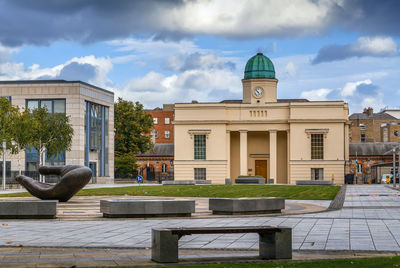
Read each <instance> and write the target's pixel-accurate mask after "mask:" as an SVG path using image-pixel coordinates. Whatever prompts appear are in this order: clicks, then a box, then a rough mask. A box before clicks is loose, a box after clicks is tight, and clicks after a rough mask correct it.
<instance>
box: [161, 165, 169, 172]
mask: <svg viewBox="0 0 400 268" xmlns="http://www.w3.org/2000/svg"><path fill="white" fill-rule="evenodd" d="M167 170H168V167H167V164H162V165H161V173H167Z"/></svg>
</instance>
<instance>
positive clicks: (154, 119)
mask: <svg viewBox="0 0 400 268" xmlns="http://www.w3.org/2000/svg"><path fill="white" fill-rule="evenodd" d="M153 124H154V125H157V124H158V118H157V117H154V118H153Z"/></svg>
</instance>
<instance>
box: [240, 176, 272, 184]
mask: <svg viewBox="0 0 400 268" xmlns="http://www.w3.org/2000/svg"><path fill="white" fill-rule="evenodd" d="M235 183H236V184H265V178H263V177H239V178H236V179H235Z"/></svg>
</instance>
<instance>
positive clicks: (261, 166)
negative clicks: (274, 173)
mask: <svg viewBox="0 0 400 268" xmlns="http://www.w3.org/2000/svg"><path fill="white" fill-rule="evenodd" d="M267 165H268V162H267V160H256V173H255V175H256V176H263V177H264V178H265V179H267V176H268V175H267V174H268V173H267Z"/></svg>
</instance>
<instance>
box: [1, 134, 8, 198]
mask: <svg viewBox="0 0 400 268" xmlns="http://www.w3.org/2000/svg"><path fill="white" fill-rule="evenodd" d="M6 149H7V143H6V140H3V184H2V186H3V187H2V189H3V191H5V190H6Z"/></svg>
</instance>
